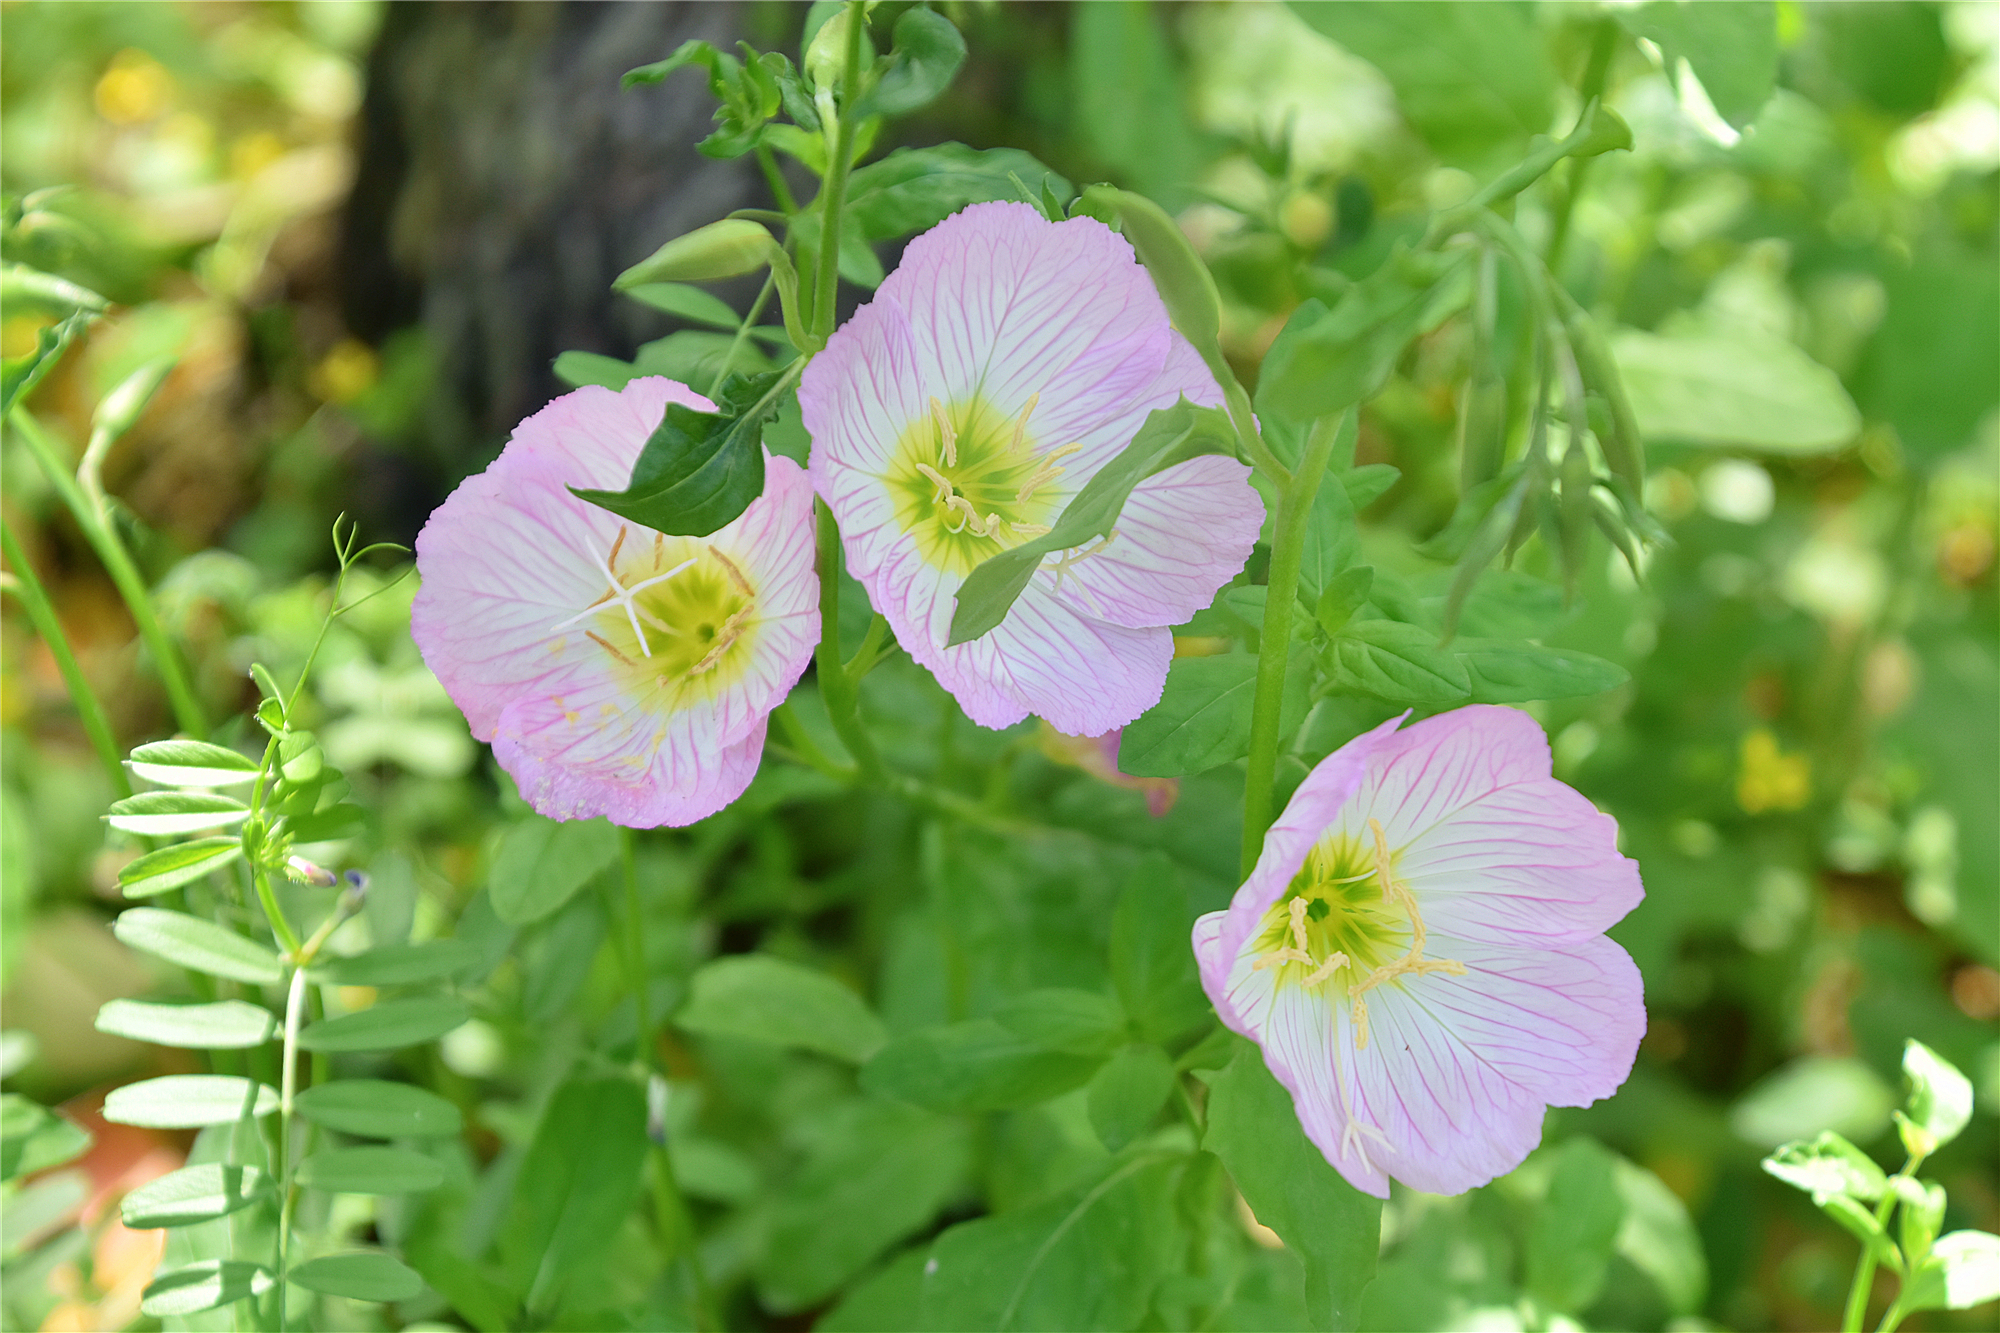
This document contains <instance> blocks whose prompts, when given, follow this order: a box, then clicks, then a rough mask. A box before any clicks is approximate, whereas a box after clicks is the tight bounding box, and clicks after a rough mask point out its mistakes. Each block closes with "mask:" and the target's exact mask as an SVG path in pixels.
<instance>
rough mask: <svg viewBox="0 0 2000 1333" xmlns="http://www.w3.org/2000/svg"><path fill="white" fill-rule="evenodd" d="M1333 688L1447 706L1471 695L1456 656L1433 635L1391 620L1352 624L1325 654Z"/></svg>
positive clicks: (1463, 665) (1351, 622) (1356, 621)
mask: <svg viewBox="0 0 2000 1333" xmlns="http://www.w3.org/2000/svg"><path fill="white" fill-rule="evenodd" d="M1329 652H1330V655H1331V657H1332V665H1333V679H1334V687H1335V688H1336V689H1340V690H1345V691H1348V692H1351V693H1360V694H1372V695H1374V696H1375V697H1376V698H1378V699H1386V700H1388V701H1389V702H1390V703H1422V704H1437V703H1452V702H1455V701H1457V700H1460V699H1464V698H1465V697H1466V696H1467V695H1469V694H1471V692H1472V680H1471V677H1470V676H1469V675H1468V674H1467V672H1466V669H1465V664H1464V662H1462V661H1461V660H1460V659H1459V657H1458V655H1457V654H1456V653H1453V652H1450V651H1448V650H1445V649H1442V648H1439V647H1438V645H1437V635H1436V633H1435V632H1433V631H1431V630H1428V629H1423V628H1420V627H1419V626H1416V625H1405V624H1402V623H1400V622H1398V621H1394V620H1353V621H1349V622H1348V624H1347V627H1346V628H1345V629H1343V630H1341V632H1340V634H1339V636H1338V637H1336V638H1335V639H1334V640H1333V643H1332V646H1331V648H1330V649H1329Z"/></svg>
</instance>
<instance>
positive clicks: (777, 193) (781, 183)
mask: <svg viewBox="0 0 2000 1333" xmlns="http://www.w3.org/2000/svg"><path fill="white" fill-rule="evenodd" d="M757 165H758V166H759V167H760V168H762V169H763V172H764V183H765V184H766V185H768V186H770V187H771V198H773V199H775V200H776V201H777V203H778V208H779V209H780V210H781V211H783V212H785V213H788V214H790V213H796V212H798V211H799V204H798V200H796V199H794V198H792V187H791V186H789V185H787V184H785V173H784V172H782V171H780V170H778V159H777V158H776V157H775V156H773V155H772V153H771V148H770V145H768V144H761V143H760V144H758V145H757Z"/></svg>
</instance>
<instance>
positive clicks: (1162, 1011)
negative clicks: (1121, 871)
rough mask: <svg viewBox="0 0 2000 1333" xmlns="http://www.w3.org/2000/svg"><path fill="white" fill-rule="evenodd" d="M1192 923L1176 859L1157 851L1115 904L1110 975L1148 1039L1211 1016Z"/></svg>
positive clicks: (1163, 1036)
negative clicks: (1197, 969) (1198, 968)
mask: <svg viewBox="0 0 2000 1333" xmlns="http://www.w3.org/2000/svg"><path fill="white" fill-rule="evenodd" d="M1193 926H1194V915H1193V913H1192V912H1190V911H1189V910H1188V902H1187V892H1186V890H1185V889H1184V888H1183V887H1182V885H1181V881H1180V877H1179V876H1178V875H1177V874H1175V873H1174V869H1173V863H1172V862H1170V861H1168V860H1167V858H1166V857H1165V856H1162V855H1160V854H1159V853H1154V854H1153V855H1151V856H1149V857H1147V858H1146V859H1145V860H1144V861H1141V862H1140V863H1139V866H1138V868H1137V869H1136V870H1134V871H1133V872H1132V876H1131V878H1130V879H1128V880H1126V881H1125V887H1124V889H1123V891H1121V892H1120V893H1119V895H1118V906H1117V907H1115V908H1114V909H1112V913H1111V980H1112V983H1113V984H1114V985H1115V986H1116V987H1117V988H1118V1000H1119V1003H1120V1004H1122V1005H1123V1006H1124V1007H1125V1013H1126V1015H1127V1016H1128V1017H1130V1018H1131V1020H1132V1022H1133V1023H1134V1024H1135V1025H1136V1026H1137V1027H1138V1030H1139V1035H1140V1036H1141V1037H1144V1038H1145V1039H1146V1040H1147V1041H1171V1040H1173V1039H1174V1038H1175V1037H1179V1036H1181V1035H1183V1034H1185V1033H1186V1032H1188V1031H1189V1030H1190V1029H1192V1028H1194V1027H1195V1026H1197V1025H1198V1024H1200V1023H1202V1022H1204V1021H1206V1020H1207V1019H1208V1015H1209V1003H1208V996H1207V995H1206V994H1205V993H1203V991H1202V989H1201V982H1200V980H1199V978H1198V977H1197V976H1196V974H1195V963H1194V946H1193V945H1192V944H1191V943H1190V933H1191V931H1192V929H1193ZM1001 1021H1002V1022H1005V1021H1006V1020H1005V1019H1002V1020H1001Z"/></svg>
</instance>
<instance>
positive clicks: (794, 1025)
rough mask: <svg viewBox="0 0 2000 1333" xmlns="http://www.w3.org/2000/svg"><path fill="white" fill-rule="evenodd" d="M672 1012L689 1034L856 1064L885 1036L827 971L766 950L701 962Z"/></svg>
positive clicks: (870, 1013)
mask: <svg viewBox="0 0 2000 1333" xmlns="http://www.w3.org/2000/svg"><path fill="white" fill-rule="evenodd" d="M688 991H689V994H688V1001H687V1003H686V1004H685V1005H684V1006H682V1008H681V1010H680V1012H679V1013H678V1014H676V1015H675V1016H674V1022H675V1024H676V1025H677V1026H679V1027H682V1028H685V1029H686V1030H688V1031H689V1032H701V1033H708V1034H712V1035H716V1036H726V1037H741V1038H744V1039H746V1040H749V1041H762V1042H770V1043H772V1044H773V1045H778V1046H797V1047H800V1048H803V1049H805V1050H809V1051H818V1052H820V1053H821V1054H822V1055H830V1056H833V1057H834V1058H835V1059H838V1060H846V1061H849V1062H851V1063H854V1064H859V1063H861V1062H862V1061H864V1060H866V1059H867V1058H868V1057H869V1056H871V1055H873V1054H874V1053H875V1052H876V1051H878V1050H880V1049H881V1048H882V1043H883V1042H884V1041H886V1040H887V1039H888V1033H887V1032H886V1031H885V1030H884V1029H883V1027H882V1021H881V1020H880V1019H879V1018H877V1017H876V1016H875V1014H874V1012H873V1011H872V1010H870V1009H869V1007H868V1005H867V1003H866V1002H865V1001H863V1000H862V998H861V997H860V996H859V995H856V994H855V993H854V991H853V990H852V989H850V988H849V987H847V986H843V985H842V984H841V983H840V982H838V981H835V980H834V979H833V978H832V977H830V976H828V975H826V974H825V973H824V972H816V971H814V970H813V969H811V968H808V967H801V966H800V965H799V964H797V963H790V962H786V961H785V960H784V959H781V958H774V957H772V956H770V955H769V954H741V955H737V956H734V957H730V958H718V959H716V960H715V961H714V962H711V963H707V964H704V965H703V966H702V967H701V968H700V969H699V970H698V971H696V973H695V974H694V977H693V979H692V980H691V981H690V983H689V987H688Z"/></svg>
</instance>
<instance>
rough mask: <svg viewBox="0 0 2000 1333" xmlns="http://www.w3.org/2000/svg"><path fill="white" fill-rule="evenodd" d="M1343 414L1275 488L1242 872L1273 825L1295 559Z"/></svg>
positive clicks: (1324, 425) (1318, 428)
mask: <svg viewBox="0 0 2000 1333" xmlns="http://www.w3.org/2000/svg"><path fill="white" fill-rule="evenodd" d="M1341 415H1343V414H1336V415H1333V416H1326V417H1321V418H1320V419H1319V420H1318V421H1316V422H1314V423H1313V428H1312V431H1311V433H1310V434H1308V435H1307V436H1306V446H1305V452H1304V454H1303V456H1301V457H1300V459H1299V466H1298V470H1297V471H1296V472H1294V473H1293V474H1292V478H1291V482H1290V484H1289V485H1287V486H1286V487H1285V488H1284V490H1282V491H1281V492H1280V493H1279V498H1278V531H1277V534H1276V536H1275V538H1274V539H1273V541H1272V544H1271V573H1270V577H1269V579H1268V584H1269V587H1268V589H1267V591H1266V593H1265V595H1264V629H1263V634H1262V635H1261V637H1260V639H1259V644H1258V654H1257V695H1256V699H1255V701H1254V702H1253V703H1252V705H1251V712H1250V761H1249V765H1250V768H1249V774H1248V776H1247V778H1246V779H1245V781H1244V784H1243V855H1242V873H1243V874H1245V875H1248V874H1249V873H1250V869H1251V867H1252V866H1254V865H1256V864H1257V854H1258V852H1260V851H1261V850H1262V849H1263V846H1264V831H1265V830H1266V829H1268V828H1269V827H1270V826H1271V817H1272V812H1271V792H1272V788H1273V786H1274V785H1275V784H1276V782H1277V776H1278V740H1279V737H1278V723H1279V720H1280V717H1281V715H1282V711H1283V709H1284V699H1285V667H1286V665H1287V658H1288V657H1289V655H1290V652H1291V644H1292V604H1293V603H1294V602H1296V601H1297V600H1298V597H1299V564H1300V562H1301V561H1302V560H1303V559H1304V557H1305V540H1306V528H1307V526H1308V523H1309V522H1310V520H1311V518H1312V507H1313V499H1314V497H1315V496H1317V495H1318V494H1319V486H1320V481H1321V480H1322V479H1323V478H1324V477H1325V476H1326V463H1327V459H1328V458H1329V457H1330V456H1331V455H1332V453H1333V441H1334V437H1335V436H1336V435H1338V434H1339V433H1340V423H1341Z"/></svg>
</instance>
